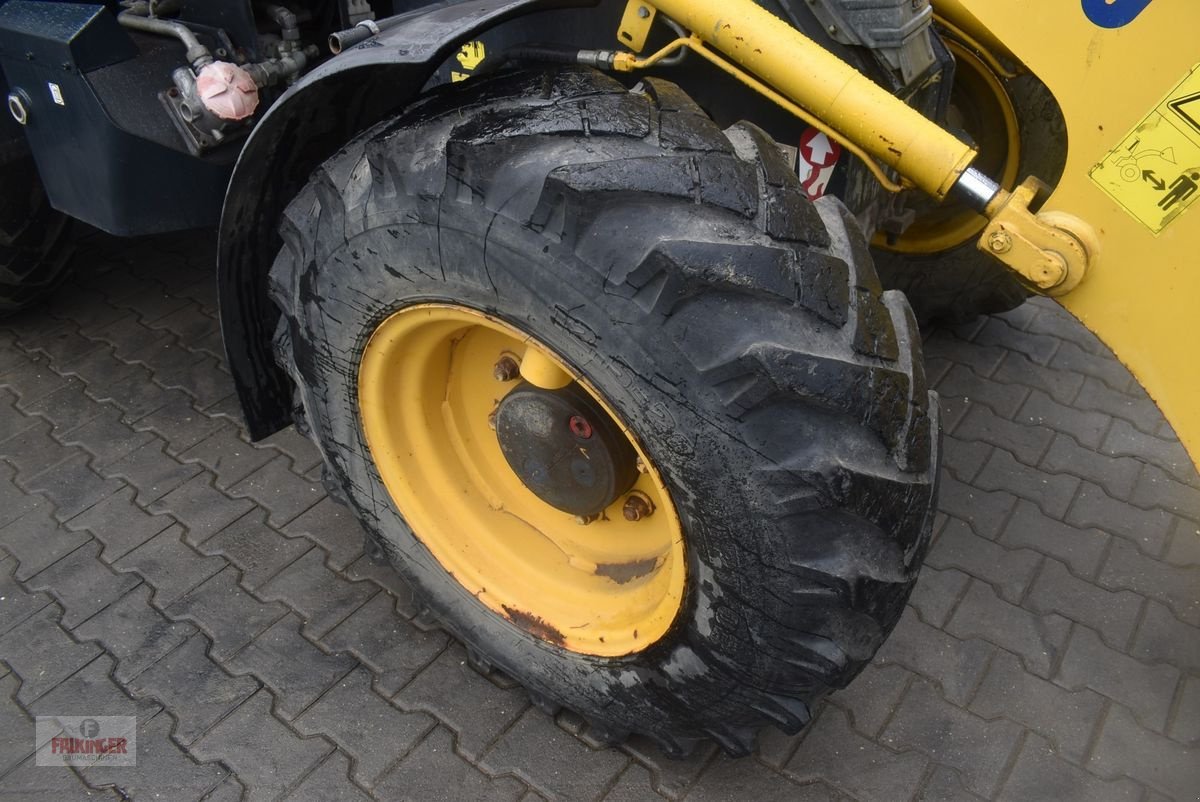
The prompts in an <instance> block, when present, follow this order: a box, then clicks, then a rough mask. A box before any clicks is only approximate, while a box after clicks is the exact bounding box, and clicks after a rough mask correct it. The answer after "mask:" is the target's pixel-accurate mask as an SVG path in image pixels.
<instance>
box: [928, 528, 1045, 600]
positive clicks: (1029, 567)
mask: <svg viewBox="0 0 1200 802" xmlns="http://www.w3.org/2000/svg"><path fill="white" fill-rule="evenodd" d="M1041 563H1042V557H1041V555H1039V554H1038V553H1037V552H1033V551H1027V550H1023V549H1008V548H1005V547H1004V546H1001V545H998V544H996V543H994V542H992V541H990V540H988V539H987V538H982V537H980V536H979V535H977V534H975V533H974V532H973V531H971V528H970V527H969V526H968V525H967V524H966V523H964V522H963V521H960V520H958V519H957V518H951V519H949V521H947V523H946V525H945V527H943V528H942V531H941V533H940V534H939V535H938V538H937V541H936V542H935V543H934V544H933V548H932V549H930V551H929V555H928V556H927V557H926V558H925V564H926V565H929V566H932V567H934V568H943V569H946V568H957V569H959V570H961V571H964V572H966V573H967V574H970V575H971V576H973V577H976V578H977V579H981V580H983V581H984V582H987V583H989V584H991V585H992V586H993V587H994V588H995V589H996V590H997V591H998V592H999V593H1000V595H1001V597H1002V598H1004V599H1006V600H1007V601H1010V602H1012V603H1014V604H1016V603H1018V602H1020V601H1021V597H1022V596H1023V595H1024V594H1025V589H1026V588H1028V587H1029V583H1030V582H1032V581H1033V577H1034V576H1035V574H1036V573H1037V569H1038V566H1039V565H1041Z"/></svg>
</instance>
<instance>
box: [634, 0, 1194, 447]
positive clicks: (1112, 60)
mask: <svg viewBox="0 0 1200 802" xmlns="http://www.w3.org/2000/svg"><path fill="white" fill-rule="evenodd" d="M934 5H935V7H936V9H937V11H938V13H939V15H941V16H942V17H943V19H946V20H947V21H949V22H950V23H951V24H953V25H954V26H955V27H956V28H958V29H960V30H962V31H965V32H966V33H967V34H968V35H969V36H971V37H973V38H974V39H976V40H977V41H979V42H982V43H984V44H985V45H986V46H987V47H988V48H989V49H991V50H998V51H1001V52H1005V51H1006V52H1008V53H1010V54H1011V55H1012V56H1013V57H1014V58H1015V59H1016V60H1017V61H1019V62H1021V63H1022V64H1024V65H1025V66H1026V67H1027V68H1028V69H1030V70H1031V71H1032V72H1034V73H1035V74H1036V75H1037V76H1038V77H1039V78H1040V79H1041V80H1042V81H1043V83H1045V84H1046V85H1047V87H1048V88H1049V89H1050V91H1051V92H1052V93H1053V94H1054V95H1055V97H1056V98H1057V100H1058V102H1059V104H1060V105H1061V107H1062V110H1063V114H1064V116H1065V119H1066V123H1067V135H1068V141H1069V153H1068V158H1067V164H1066V169H1065V172H1064V174H1063V176H1062V179H1061V181H1060V182H1059V184H1058V185H1057V187H1055V188H1054V189H1053V191H1052V192H1051V191H1050V188H1048V187H1046V186H1045V185H1044V184H1042V183H1041V182H1040V181H1039V180H1038V178H1037V177H1036V176H1032V177H1030V178H1029V179H1027V180H1026V181H1025V182H1024V183H1023V184H1022V185H1021V186H1020V187H1018V188H1017V189H1016V190H1014V191H1013V192H1011V193H1009V192H1005V191H1003V190H1001V189H1000V188H999V187H998V185H997V184H996V183H995V182H994V181H992V180H991V178H990V177H988V176H985V175H983V174H981V173H980V172H979V171H977V170H975V169H973V168H972V167H971V166H970V165H971V163H972V161H973V159H974V157H975V155H976V154H975V151H974V149H973V148H971V147H970V146H969V145H967V144H966V143H963V142H961V141H959V140H958V139H956V138H955V137H954V136H953V135H951V134H950V133H948V132H946V131H944V130H942V129H941V128H939V127H938V126H937V125H936V124H934V123H933V122H931V121H929V120H927V119H925V118H924V117H922V116H921V115H919V114H918V113H917V112H915V111H914V110H913V109H911V108H909V107H908V106H906V105H905V104H904V103H903V102H902V101H900V100H898V99H896V98H895V97H893V96H892V95H890V94H888V93H887V92H886V91H885V90H883V89H882V88H880V87H878V86H876V85H875V84H873V83H872V82H871V81H870V80H868V79H867V78H866V77H865V76H863V75H861V74H859V73H858V72H856V71H855V70H854V69H853V68H852V67H850V66H849V65H847V64H845V63H844V62H842V61H840V60H839V59H838V58H837V57H835V56H834V55H832V54H831V53H829V52H828V51H826V50H824V49H822V48H821V47H820V46H819V45H817V44H815V43H814V42H813V41H812V40H810V39H808V38H807V37H805V36H804V35H803V34H801V33H800V32H798V31H796V30H795V29H794V28H792V27H791V26H789V25H787V24H786V23H784V22H783V21H781V20H779V19H777V18H775V17H774V16H772V15H771V14H770V13H768V12H767V11H765V10H763V9H762V8H761V7H759V6H757V5H756V4H755V3H753V2H751V0H648V1H647V2H640V1H639V0H633V2H630V3H629V5H628V7H627V8H626V12H625V15H624V18H623V20H622V22H621V27H620V30H619V32H618V38H619V40H620V41H621V43H622V44H623V45H625V46H627V47H629V48H631V49H632V50H633V51H635V52H640V51H641V50H642V48H643V47H644V45H645V41H646V36H647V33H648V31H649V28H650V26H651V25H652V24H653V22H654V19H655V17H656V15H657V13H658V12H660V11H661V12H662V13H664V14H666V15H667V16H669V17H670V18H671V19H672V20H674V21H675V22H676V23H678V24H679V25H681V26H682V27H683V28H684V29H685V30H686V32H687V34H686V35H683V36H680V38H678V39H676V40H675V41H674V42H672V43H670V44H669V45H667V46H666V47H665V48H663V49H662V50H660V51H659V52H658V53H655V54H652V55H649V56H647V57H637V56H634V55H632V54H628V53H621V54H617V55H616V57H615V59H614V61H613V66H614V67H615V68H616V69H619V70H635V69H642V68H646V67H650V66H653V65H654V64H655V63H657V62H658V61H660V60H662V59H663V58H666V57H667V56H669V55H671V54H672V53H674V52H676V51H678V50H679V49H681V48H688V49H690V50H692V51H693V52H695V53H697V54H698V55H700V56H702V57H704V58H706V59H708V60H709V61H711V62H712V63H713V64H715V65H716V66H718V67H719V68H721V69H723V70H725V71H726V72H728V73H730V74H732V75H735V76H736V77H738V78H739V79H740V80H742V81H743V82H745V83H746V84H747V85H748V86H750V87H751V88H753V89H754V90H755V91H758V92H760V93H762V94H763V95H765V96H767V97H769V98H771V99H772V100H774V101H775V102H777V103H779V104H780V105H781V106H783V107H784V108H787V109H788V110H789V111H791V112H793V113H794V114H796V115H797V116H799V117H801V118H803V119H805V120H807V121H809V122H810V123H812V124H813V125H815V126H817V127H818V128H820V129H821V130H822V131H825V132H826V133H827V134H829V135H830V136H831V137H833V138H835V139H837V140H838V141H840V142H842V143H844V144H845V145H846V146H847V147H848V148H849V149H850V150H851V151H852V152H853V153H854V154H855V155H857V156H859V157H860V158H861V159H863V160H864V162H866V164H867V166H868V167H869V168H870V169H871V170H872V171H873V172H874V173H875V174H876V176H877V177H879V179H880V181H881V183H883V185H884V186H886V187H888V188H889V189H893V190H895V189H899V186H898V185H897V184H896V183H895V182H894V181H893V180H892V179H891V177H890V175H891V174H890V173H889V172H888V171H889V170H892V171H895V173H897V174H899V175H900V176H901V177H902V179H903V181H904V182H905V184H907V185H909V186H915V187H918V188H920V189H921V190H923V191H925V192H926V193H928V194H929V195H931V196H933V197H935V198H937V199H939V200H941V199H944V198H945V197H947V196H948V195H951V194H953V195H955V196H956V197H958V198H960V199H962V200H964V201H966V202H967V203H968V204H970V205H972V206H973V208H975V209H976V210H977V211H979V212H980V213H981V214H983V215H985V216H986V217H987V218H988V221H989V222H988V225H987V227H986V228H985V229H984V231H983V234H982V236H981V237H980V239H979V247H980V248H981V249H982V250H984V251H986V252H988V253H990V254H992V255H993V256H995V257H996V258H997V259H999V260H1000V261H1001V262H1003V263H1004V264H1005V265H1007V266H1008V267H1009V268H1010V269H1011V270H1013V271H1015V272H1016V273H1017V274H1018V275H1019V276H1020V277H1021V278H1022V280H1023V281H1024V282H1025V283H1026V284H1027V285H1028V286H1030V287H1031V288H1033V289H1034V290H1036V291H1038V292H1041V293H1043V294H1046V295H1056V296H1062V298H1063V304H1064V305H1065V306H1066V307H1067V309H1069V310H1070V311H1071V312H1072V313H1073V314H1075V315H1076V316H1077V317H1078V318H1079V319H1080V320H1081V321H1082V322H1083V323H1084V325H1086V326H1087V327H1088V328H1089V329H1091V330H1092V331H1093V332H1095V333H1096V334H1097V335H1098V336H1099V337H1100V338H1101V339H1102V340H1103V341H1104V342H1105V343H1106V344H1107V345H1108V346H1109V347H1110V348H1112V350H1113V351H1114V353H1115V354H1116V355H1117V357H1118V358H1119V359H1120V360H1121V361H1122V362H1124V363H1125V365H1126V366H1128V367H1129V368H1130V370H1131V371H1132V372H1133V374H1134V375H1135V376H1136V377H1137V378H1138V380H1139V381H1140V382H1141V383H1142V384H1143V386H1145V388H1146V390H1147V391H1148V392H1149V394H1150V395H1151V397H1153V398H1154V400H1155V401H1156V402H1157V403H1158V404H1159V406H1160V407H1161V408H1162V410H1163V412H1164V414H1165V415H1166V416H1167V418H1168V420H1170V421H1171V423H1172V425H1173V426H1174V427H1175V429H1176V432H1177V433H1178V435H1179V437H1180V439H1181V440H1182V441H1183V443H1184V444H1185V446H1186V447H1187V448H1188V451H1189V453H1190V454H1191V456H1192V459H1193V461H1200V404H1198V403H1197V402H1196V401H1195V397H1196V395H1197V393H1200V359H1197V358H1196V357H1195V356H1194V355H1193V354H1192V353H1190V349H1189V348H1188V346H1187V345H1186V342H1185V341H1184V339H1183V333H1184V330H1185V321H1186V320H1187V318H1186V317H1185V315H1188V314H1189V313H1194V312H1193V310H1194V308H1195V306H1196V304H1197V302H1200V265H1198V264H1197V262H1198V260H1197V255H1200V212H1195V213H1194V214H1191V215H1188V214H1187V212H1188V210H1189V208H1190V207H1191V206H1192V205H1195V204H1196V203H1198V202H1200V69H1197V67H1198V66H1200V65H1197V62H1198V61H1200V41H1198V40H1196V38H1195V35H1196V31H1197V30H1200V4H1196V3H1194V2H1192V0H1004V2H998V1H997V0H934Z"/></svg>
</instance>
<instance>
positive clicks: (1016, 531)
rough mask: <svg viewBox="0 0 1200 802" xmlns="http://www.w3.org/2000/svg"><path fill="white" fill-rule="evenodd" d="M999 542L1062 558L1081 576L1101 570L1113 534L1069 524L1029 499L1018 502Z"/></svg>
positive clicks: (1092, 574) (1091, 574) (1090, 574)
mask: <svg viewBox="0 0 1200 802" xmlns="http://www.w3.org/2000/svg"><path fill="white" fill-rule="evenodd" d="M999 540H1000V543H1002V544H1003V545H1005V546H1007V547H1009V548H1027V549H1033V550H1035V551H1040V552H1042V553H1043V554H1048V555H1050V556H1051V557H1055V558H1057V559H1059V560H1062V561H1063V562H1064V563H1066V564H1067V565H1069V566H1070V567H1071V570H1072V571H1073V572H1074V573H1076V574H1078V575H1079V576H1085V577H1094V576H1095V575H1096V572H1097V571H1099V570H1100V564H1101V562H1102V561H1103V560H1104V555H1105V550H1106V549H1107V548H1108V544H1109V541H1110V540H1111V538H1110V537H1109V535H1108V534H1107V533H1105V532H1102V531H1100V530H1099V529H1094V528H1081V527H1075V526H1069V525H1067V524H1064V523H1063V522H1062V521H1056V520H1055V519H1053V518H1050V517H1048V516H1047V515H1046V514H1045V513H1044V512H1042V511H1041V510H1040V509H1038V507H1037V505H1035V504H1033V502H1030V501H1024V500H1022V501H1019V502H1017V506H1016V510H1015V511H1014V512H1013V516H1012V518H1011V519H1010V520H1009V522H1008V525H1007V526H1005V527H1004V532H1003V533H1002V534H1001V535H1000V538H999Z"/></svg>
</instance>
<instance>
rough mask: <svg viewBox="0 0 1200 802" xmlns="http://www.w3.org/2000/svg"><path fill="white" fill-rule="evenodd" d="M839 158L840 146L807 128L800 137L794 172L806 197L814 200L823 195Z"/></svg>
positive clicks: (840, 154) (814, 130)
mask: <svg viewBox="0 0 1200 802" xmlns="http://www.w3.org/2000/svg"><path fill="white" fill-rule="evenodd" d="M841 156H842V146H841V145H839V144H838V143H836V142H834V141H833V140H832V139H830V138H829V137H827V136H825V134H823V133H821V132H820V131H818V130H817V129H816V128H809V129H808V130H807V131H805V132H804V133H803V134H802V135H801V137H800V153H799V158H798V159H797V160H796V172H797V174H798V175H799V176H800V183H801V185H802V186H803V187H804V191H805V192H807V193H808V197H810V198H812V199H813V200H816V199H817V198H820V197H822V196H823V195H824V194H825V190H826V189H828V187H829V179H831V178H833V169H834V168H835V167H837V163H838V159H839V158H841Z"/></svg>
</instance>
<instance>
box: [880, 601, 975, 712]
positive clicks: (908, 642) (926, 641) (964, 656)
mask: <svg viewBox="0 0 1200 802" xmlns="http://www.w3.org/2000/svg"><path fill="white" fill-rule="evenodd" d="M895 633H899V634H900V637H896V636H895ZM994 653H995V647H994V646H991V645H989V644H987V643H984V642H983V641H981V640H975V639H972V640H960V639H959V638H956V637H954V636H952V635H948V634H946V633H945V632H943V631H942V630H940V629H936V628H934V627H931V626H929V625H928V624H926V623H924V622H923V621H920V620H919V619H918V618H917V617H916V616H915V615H913V614H911V611H907V610H906V611H905V613H904V615H903V616H901V617H900V622H899V623H898V624H897V625H896V629H895V631H894V633H893V636H892V637H891V638H889V639H888V640H887V641H885V642H884V644H883V648H881V649H880V650H879V653H878V656H877V658H876V662H878V663H881V664H883V665H888V664H889V663H896V664H899V665H901V666H904V667H905V668H907V669H909V670H910V671H914V672H916V673H917V674H921V675H924V676H926V677H931V678H933V679H935V680H936V681H937V683H938V684H939V685H941V688H942V693H943V694H945V696H946V698H947V699H948V700H950V701H951V702H953V703H954V704H959V705H962V704H966V702H967V700H968V699H969V698H970V696H971V693H972V692H973V691H974V690H975V686H976V685H978V684H979V680H980V679H981V678H982V677H983V674H984V672H985V671H986V670H987V665H988V660H989V658H990V657H991V656H992V654H994Z"/></svg>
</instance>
